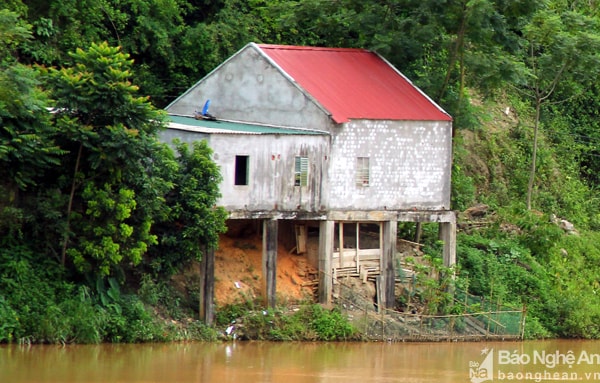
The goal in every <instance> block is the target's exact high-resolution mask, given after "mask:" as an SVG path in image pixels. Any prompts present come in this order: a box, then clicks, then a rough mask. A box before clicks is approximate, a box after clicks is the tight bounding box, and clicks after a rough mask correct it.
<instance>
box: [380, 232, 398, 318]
mask: <svg viewBox="0 0 600 383" xmlns="http://www.w3.org/2000/svg"><path fill="white" fill-rule="evenodd" d="M381 230H382V231H383V232H382V234H383V235H382V244H381V249H382V251H381V275H382V276H383V277H384V278H383V279H382V283H381V285H382V286H381V287H382V288H383V289H384V292H383V294H382V295H381V296H382V297H385V302H381V305H382V306H383V307H385V308H392V307H394V302H395V300H396V294H395V288H396V268H395V265H394V258H395V255H396V242H397V240H398V222H397V221H385V222H383V223H382V227H381Z"/></svg>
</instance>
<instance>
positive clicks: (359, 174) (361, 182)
mask: <svg viewBox="0 0 600 383" xmlns="http://www.w3.org/2000/svg"><path fill="white" fill-rule="evenodd" d="M356 185H357V186H369V157H357V158H356Z"/></svg>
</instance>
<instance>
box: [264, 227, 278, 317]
mask: <svg viewBox="0 0 600 383" xmlns="http://www.w3.org/2000/svg"><path fill="white" fill-rule="evenodd" d="M277 224H278V222H277V220H276V219H266V220H264V221H263V257H262V272H263V296H264V298H265V303H266V305H267V307H275V304H276V303H277V295H276V281H277Z"/></svg>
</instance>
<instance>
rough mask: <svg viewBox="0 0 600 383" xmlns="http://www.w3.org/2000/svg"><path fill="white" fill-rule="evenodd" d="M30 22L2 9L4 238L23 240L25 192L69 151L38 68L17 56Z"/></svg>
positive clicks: (0, 213)
mask: <svg viewBox="0 0 600 383" xmlns="http://www.w3.org/2000/svg"><path fill="white" fill-rule="evenodd" d="M30 37H31V34H30V26H29V25H27V24H25V23H24V22H23V21H22V20H20V19H19V17H18V15H17V14H15V13H12V12H9V11H8V10H0V243H3V244H4V245H7V244H11V245H18V244H20V243H22V240H23V227H24V225H25V223H26V221H27V220H29V219H30V217H31V212H30V211H27V209H26V208H25V206H24V203H23V200H24V199H25V198H24V196H23V194H25V193H32V192H33V191H34V190H35V189H36V187H37V186H38V184H39V183H41V181H42V179H43V174H44V172H45V171H47V170H48V169H50V168H52V167H54V166H56V165H58V164H59V163H60V156H61V155H62V154H64V151H63V150H61V149H60V148H59V147H58V145H57V144H56V143H55V132H54V128H53V126H52V124H51V121H50V113H49V112H48V111H47V110H46V105H47V94H46V93H45V92H44V91H43V90H42V89H41V87H40V83H39V80H38V78H37V76H36V72H35V71H34V70H33V69H32V68H30V67H27V66H24V65H22V64H19V63H18V62H17V61H16V58H15V57H16V54H15V52H16V50H17V49H18V47H19V46H20V44H21V43H23V42H24V41H26V40H27V39H29V38H30Z"/></svg>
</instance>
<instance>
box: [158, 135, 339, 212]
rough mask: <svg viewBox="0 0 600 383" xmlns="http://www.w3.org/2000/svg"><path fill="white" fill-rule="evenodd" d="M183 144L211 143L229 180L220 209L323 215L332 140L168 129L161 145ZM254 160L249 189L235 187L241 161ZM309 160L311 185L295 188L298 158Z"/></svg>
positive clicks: (313, 136) (314, 137) (224, 175)
mask: <svg viewBox="0 0 600 383" xmlns="http://www.w3.org/2000/svg"><path fill="white" fill-rule="evenodd" d="M175 137H178V138H179V139H180V140H181V141H183V142H188V143H189V142H193V141H194V140H195V139H198V140H201V139H207V141H208V144H209V146H210V147H211V148H212V149H213V159H214V161H215V162H216V163H217V165H219V167H220V171H221V175H222V177H223V181H222V183H221V185H220V189H221V194H222V197H221V199H220V200H219V202H218V204H219V205H220V206H223V207H224V208H225V209H227V210H228V211H235V210H248V211H271V210H279V211H306V212H318V211H320V210H322V207H323V206H321V193H322V190H323V189H324V188H326V182H327V181H326V180H325V177H324V174H325V173H326V166H327V163H328V154H329V150H330V149H329V145H330V136H328V135H322V134H321V135H288V134H284V135H271V134H269V135H257V134H212V135H205V134H201V133H195V132H188V131H183V130H177V129H168V130H167V131H166V132H163V133H162V135H161V140H162V141H164V142H171V141H172V139H173V138H175ZM236 156H248V157H249V183H248V185H235V182H234V181H235V157H236ZM296 156H301V157H308V162H309V170H308V185H307V186H294V170H295V157H296Z"/></svg>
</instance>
